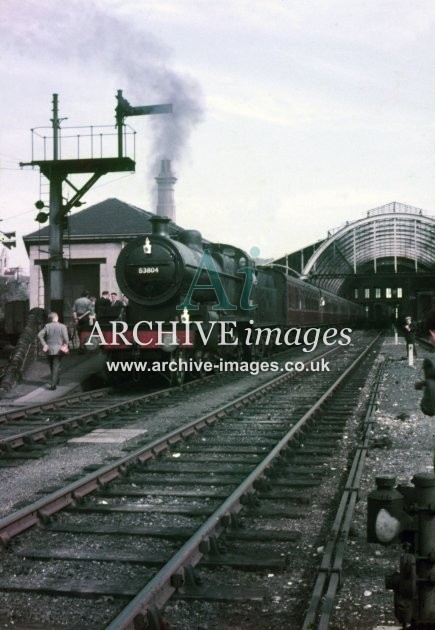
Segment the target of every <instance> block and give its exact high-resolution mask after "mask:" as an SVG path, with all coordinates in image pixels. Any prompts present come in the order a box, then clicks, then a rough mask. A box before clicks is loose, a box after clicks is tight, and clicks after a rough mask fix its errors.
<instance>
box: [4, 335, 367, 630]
mask: <svg viewBox="0 0 435 630" xmlns="http://www.w3.org/2000/svg"><path fill="white" fill-rule="evenodd" d="M374 356H375V355H374V352H373V351H372V349H371V346H370V347H369V348H366V350H365V351H364V353H362V355H361V354H360V356H359V357H357V356H356V352H355V351H351V350H350V349H349V350H347V351H346V352H343V351H342V352H341V353H337V354H336V357H337V359H336V364H335V366H334V367H335V370H334V375H332V374H331V373H322V374H321V373H310V374H308V373H302V374H299V375H297V374H296V375H294V376H293V378H289V375H288V374H285V375H281V376H279V377H278V378H276V379H275V380H274V382H273V383H268V384H266V385H264V386H262V387H259V388H257V389H256V390H255V391H253V392H250V393H249V394H248V395H246V396H243V397H240V398H239V399H237V400H235V401H233V402H232V403H230V404H228V405H225V406H224V407H221V408H219V409H215V410H214V411H213V412H212V413H210V414H208V415H207V416H203V417H201V418H197V419H195V420H194V421H191V422H188V423H186V424H185V425H184V426H182V427H181V428H179V429H177V430H176V431H172V432H171V433H169V434H167V435H165V436H163V437H162V438H159V439H157V440H154V441H153V442H152V443H149V444H147V445H146V446H145V447H143V448H140V449H137V450H136V451H134V452H132V453H130V454H129V455H127V456H125V457H123V458H121V459H119V460H117V461H116V462H112V463H110V464H109V465H106V466H104V467H102V468H99V469H98V470H96V471H95V472H93V473H89V474H88V475H86V476H85V477H84V478H82V479H79V480H77V481H75V482H73V483H72V484H70V485H69V486H67V487H66V488H64V489H62V490H58V491H56V492H55V493H53V494H51V495H48V496H46V497H44V498H42V499H40V500H39V501H37V502H35V503H34V504H32V505H29V506H27V507H26V508H23V509H22V510H20V511H18V512H17V513H15V514H11V515H9V516H8V517H5V518H4V519H2V520H1V521H0V540H1V541H2V542H3V544H4V546H5V552H4V554H3V574H2V576H1V578H0V591H1V592H0V610H1V609H3V611H5V610H8V609H9V607H10V606H11V602H12V600H13V601H14V602H17V604H18V606H17V608H16V610H19V611H20V616H21V621H25V622H26V623H32V624H36V625H32V627H41V628H42V627H46V625H44V624H46V623H47V615H49V618H50V622H51V623H52V624H53V627H57V626H56V624H59V625H60V621H59V620H60V619H61V620H62V623H63V627H71V628H73V627H75V628H77V627H82V626H80V624H81V623H82V624H83V623H84V621H85V620H86V623H87V625H84V626H83V627H86V628H88V627H89V628H104V627H107V628H110V629H112V630H113V629H115V628H129V627H131V628H133V627H134V628H140V627H143V628H150V629H157V628H159V629H160V628H161V627H163V626H162V624H163V623H164V621H163V619H162V618H161V616H160V612H159V611H160V610H161V609H162V607H163V606H164V604H165V602H166V601H167V599H168V598H169V597H170V596H171V595H173V596H175V598H178V599H181V600H183V601H185V600H189V599H190V600H193V601H194V604H192V605H193V606H195V604H196V605H199V606H204V605H206V606H209V607H210V606H211V608H207V611H206V612H204V610H202V612H201V614H205V615H206V617H204V616H203V617H202V619H203V620H204V619H205V618H207V623H212V620H213V615H217V616H216V617H215V618H216V619H221V620H222V619H223V617H222V612H223V611H222V610H221V609H220V608H219V607H220V606H221V605H222V604H220V602H222V601H224V602H226V603H225V610H224V612H225V614H227V615H228V614H230V615H233V616H234V617H233V618H234V619H240V617H241V616H242V617H243V615H245V621H244V623H245V625H240V627H243V628H244V629H245V628H246V630H248V629H249V628H251V627H252V628H256V629H257V628H269V627H270V628H272V627H273V628H276V627H277V618H278V619H282V620H284V619H285V617H282V618H281V613H279V612H278V613H276V614H275V615H274V619H273V621H272V622H270V625H267V623H268V614H269V613H266V614H265V613H264V612H262V611H263V610H264V602H265V601H267V599H268V598H269V599H270V598H272V597H278V599H279V600H280V601H281V595H283V594H285V595H286V596H287V598H288V597H289V596H290V600H293V599H294V601H295V602H296V603H295V610H294V611H293V612H289V609H288V607H287V608H286V615H289V614H291V615H293V616H294V618H298V619H302V616H301V615H302V612H303V609H301V605H300V604H299V605H298V604H297V596H298V587H297V584H298V579H297V576H298V575H299V576H300V575H304V576H305V571H306V569H305V564H304V562H302V559H301V560H299V559H298V561H297V562H296V561H295V560H294V553H295V545H298V544H300V540H301V539H302V538H303V537H304V533H303V526H296V527H293V525H294V524H295V523H303V521H304V517H305V515H306V514H307V512H308V511H309V512H310V513H313V511H314V512H316V511H317V512H318V514H319V524H320V521H321V520H322V519H323V521H325V522H327V521H328V518H329V519H332V518H333V516H332V515H330V514H326V515H325V514H324V511H325V509H324V505H323V502H322V496H323V493H324V492H325V488H324V487H323V486H324V481H325V480H324V476H325V475H324V473H325V466H328V465H329V464H327V463H325V462H328V461H330V460H331V458H334V457H336V454H337V449H338V446H339V445H340V446H341V448H342V449H344V450H346V448H347V444H348V443H349V442H346V437H348V436H346V434H345V433H344V432H345V428H346V423H347V421H348V419H349V414H351V413H352V412H353V410H354V407H355V401H356V400H357V399H358V393H359V391H360V390H361V387H362V386H363V385H364V383H365V381H366V379H367V375H368V373H369V371H370V369H371V366H372V363H373V360H374ZM337 373H340V376H339V377H338V378H337ZM308 377H309V378H308ZM289 384H290V388H289ZM290 394H291V395H290ZM336 484H337V480H336V479H333V480H332V493H333V494H335V493H336V490H337V488H336V487H335V486H336ZM330 486H331V482H330ZM329 492H331V487H330V488H329ZM316 496H318V497H319V498H317V499H315V497H316ZM327 504H328V505H329V500H328V501H327ZM54 515H56V517H54ZM321 516H322V519H321ZM53 517H54V518H53ZM34 525H38V526H39V527H38V528H36V529H35V528H34V527H33V526H34ZM242 525H244V527H242ZM324 526H325V524H324ZM27 530H29V531H27ZM23 532H26V534H25V535H21V536H18V534H22V533H23ZM307 534H308V536H309V539H310V540H313V539H314V537H315V532H313V531H309V532H308V533H305V536H306V535H307ZM318 535H320V533H319V532H318ZM222 540H223V541H224V544H225V545H226V548H224V547H223V546H222ZM260 548H261V549H260ZM290 558H291V562H289V561H290ZM305 560H306V559H305ZM200 561H201V564H200V568H201V571H202V573H203V574H204V575H205V578H204V579H205V580H206V583H201V582H200V580H199V577H198V573H197V571H196V569H195V568H194V567H195V566H196V565H197V564H198V563H199V562H200ZM23 567H24V568H23ZM246 571H250V573H246ZM265 572H266V576H270V579H269V584H268V586H267V587H266V586H265V584H264V582H265V579H264V578H265ZM277 572H278V573H280V575H279V578H278V579H272V578H275V576H276V573H277ZM286 572H287V574H288V576H289V577H288V585H289V586H291V585H292V584H295V586H294V588H292V589H290V592H289V591H285V590H284V592H283V593H282V594H281V595H279V596H278V595H273V593H274V592H278V590H279V587H278V586H277V584H275V583H278V584H280V585H281V588H282V584H283V577H282V575H283V574H284V575H285V574H286ZM246 575H247V576H248V578H246ZM253 575H254V576H255V577H252V576H253ZM203 577H204V576H203ZM267 581H268V580H266V582H267ZM289 586H287V588H289ZM274 589H275V590H274ZM291 591H294V593H293V595H292V592H291ZM72 596H74V597H72ZM128 600H131V601H130V602H129V603H127V601H128ZM211 602H212V603H211ZM241 602H244V604H243V605H242V604H241ZM245 602H249V604H248V608H245V607H244V606H245ZM17 604H15V605H17ZM252 607H254V608H252ZM200 610H201V609H200ZM165 614H167V615H168V616H169V618H170V619H171V621H173V620H174V622H175V626H174V627H176V628H178V627H179V628H183V629H184V628H186V627H194V626H193V625H192V623H193V622H192V617H189V615H193V620H195V608H193V612H192V611H190V607H189V609H188V608H187V607H183V608H182V609H180V608H177V603H175V604H171V605H170V606H169V607H167V612H166V613H165ZM57 615H59V617H56V616H57ZM246 615H247V616H248V617H249V615H251V616H252V615H253V616H252V619H251V621H247V618H246ZM277 615H278V616H277ZM198 618H199V617H198V614H197V616H196V622H197V621H198ZM286 618H287V624H288V622H289V620H290V621H293V618H292V617H290V618H289V617H288V616H287V617H286ZM259 621H260V623H259ZM38 623H39V624H40V626H38V625H37V624H38ZM218 623H221V621H219V622H218ZM147 624H148V625H147ZM177 624H178V625H177ZM247 624H248V625H247ZM249 624H251V625H249ZM278 625H279V624H278ZM171 627H172V626H171ZM207 627H210V628H212V627H216V628H218V627H219V628H223V627H225V626H224V625H216V626H214V625H207ZM228 627H230V626H228ZM295 627H298V626H295Z"/></svg>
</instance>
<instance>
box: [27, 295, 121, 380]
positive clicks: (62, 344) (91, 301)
mask: <svg viewBox="0 0 435 630" xmlns="http://www.w3.org/2000/svg"><path fill="white" fill-rule="evenodd" d="M126 305H127V302H126V300H120V299H119V298H118V294H117V293H115V292H114V291H113V292H112V293H109V291H103V292H102V294H101V297H99V298H98V299H96V298H95V297H92V296H90V295H89V292H88V291H83V292H82V294H81V296H80V297H79V298H78V299H77V300H76V301H75V302H74V306H73V313H72V315H73V321H74V323H75V325H76V326H77V332H78V335H79V339H80V348H79V352H83V347H82V345H81V334H80V333H81V332H82V331H84V330H87V329H88V328H89V327H90V326H92V325H93V324H94V322H95V319H97V320H98V321H99V322H100V323H101V324H104V323H108V322H111V321H115V320H118V319H121V317H122V314H123V311H124V308H125V307H126ZM38 338H39V341H40V342H41V345H42V350H43V352H45V353H46V355H47V358H48V362H49V366H50V375H51V382H50V386H49V389H51V390H54V389H56V387H57V386H58V384H59V373H60V362H61V359H62V356H63V355H64V354H67V353H68V349H69V346H68V344H69V336H68V329H67V327H66V326H65V324H62V323H60V322H59V315H58V314H57V313H54V312H52V313H49V315H48V323H47V324H46V325H45V326H44V328H43V329H42V330H40V332H39V333H38Z"/></svg>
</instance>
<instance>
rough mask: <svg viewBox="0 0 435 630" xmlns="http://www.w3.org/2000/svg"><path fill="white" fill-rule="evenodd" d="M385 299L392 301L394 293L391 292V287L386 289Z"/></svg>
mask: <svg viewBox="0 0 435 630" xmlns="http://www.w3.org/2000/svg"><path fill="white" fill-rule="evenodd" d="M385 297H386V298H387V299H390V298H391V297H392V291H391V289H390V288H389V287H387V288H386V289H385Z"/></svg>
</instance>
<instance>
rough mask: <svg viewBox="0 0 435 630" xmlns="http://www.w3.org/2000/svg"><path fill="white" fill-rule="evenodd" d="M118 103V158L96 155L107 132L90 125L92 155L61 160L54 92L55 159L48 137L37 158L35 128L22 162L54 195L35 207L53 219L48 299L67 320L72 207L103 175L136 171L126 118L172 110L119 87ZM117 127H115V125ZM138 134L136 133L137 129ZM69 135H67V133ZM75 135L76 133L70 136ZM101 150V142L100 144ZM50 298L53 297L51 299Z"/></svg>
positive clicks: (43, 216)
mask: <svg viewBox="0 0 435 630" xmlns="http://www.w3.org/2000/svg"><path fill="white" fill-rule="evenodd" d="M116 98H117V101H118V104H117V106H116V110H115V111H116V128H117V149H118V155H117V156H115V157H99V158H94V157H93V150H94V148H93V147H94V141H95V142H97V141H98V140H99V141H100V143H101V144H102V137H103V135H104V134H101V133H100V134H96V133H95V132H94V127H90V134H88V136H87V137H90V143H91V145H90V146H91V157H89V158H79V157H78V156H77V158H76V159H61V157H60V155H61V151H60V148H61V147H60V140H61V137H60V129H61V126H60V123H61V122H62V120H65V119H63V118H59V110H58V95H57V94H53V110H52V111H53V118H52V119H51V123H52V133H53V159H52V160H47V159H45V140H46V138H45V137H44V138H43V140H44V159H43V160H34V159H33V157H34V156H33V147H34V143H33V134H34V132H35V129H32V161H31V162H20V166H21V167H23V166H32V167H33V166H38V167H39V169H40V172H41V173H42V174H43V175H44V176H45V177H46V178H47V179H48V181H49V182H50V195H49V206H48V207H49V213H48V214H46V213H44V212H41V210H42V209H43V208H45V204H44V202H43V201H37V202H36V203H35V206H36V208H37V209H38V210H40V212H39V214H38V216H37V218H36V220H37V221H39V222H40V223H44V222H45V221H46V220H47V219H49V289H48V295H47V291H46V293H45V295H46V301H48V302H49V304H50V310H52V311H56V312H57V313H59V317H60V318H61V319H63V293H64V291H63V230H64V229H65V227H66V215H67V214H68V212H69V211H70V210H71V208H73V207H74V206H75V207H79V206H81V205H82V202H81V201H80V199H81V198H82V197H83V195H84V194H85V193H86V192H87V191H88V190H90V188H91V187H92V186H93V185H94V184H95V182H97V181H98V179H99V178H100V177H101V176H102V175H106V174H107V173H114V172H119V171H130V172H134V171H135V166H136V163H135V161H134V160H133V159H132V158H130V157H127V156H126V155H125V148H124V143H125V141H126V137H127V131H126V126H125V123H124V120H125V118H126V117H127V116H146V115H150V114H169V113H171V112H172V105H170V104H163V105H146V106H140V107H133V106H132V105H130V103H129V102H128V101H127V100H126V99H125V98H124V97H123V95H122V90H118V93H117V95H116ZM112 129H113V127H112ZM134 133H135V132H134ZM64 137H65V136H64ZM70 137H72V136H70ZM74 138H76V140H77V154H78V153H79V148H80V134H75V136H74ZM100 149H101V145H100ZM86 173H92V175H91V177H90V178H89V179H88V181H87V182H86V183H85V184H83V185H82V186H81V187H76V186H74V185H73V184H72V183H71V181H69V179H68V177H69V175H77V174H78V175H83V174H86ZM64 182H65V183H66V184H68V186H69V187H70V188H71V189H72V190H73V196H72V197H71V199H69V200H68V201H66V200H65V199H64V196H63V184H64ZM47 297H48V298H49V299H48V300H47Z"/></svg>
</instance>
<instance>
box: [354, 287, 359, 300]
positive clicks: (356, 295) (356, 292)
mask: <svg viewBox="0 0 435 630" xmlns="http://www.w3.org/2000/svg"><path fill="white" fill-rule="evenodd" d="M354 297H355V300H357V299H358V289H355V290H354Z"/></svg>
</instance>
